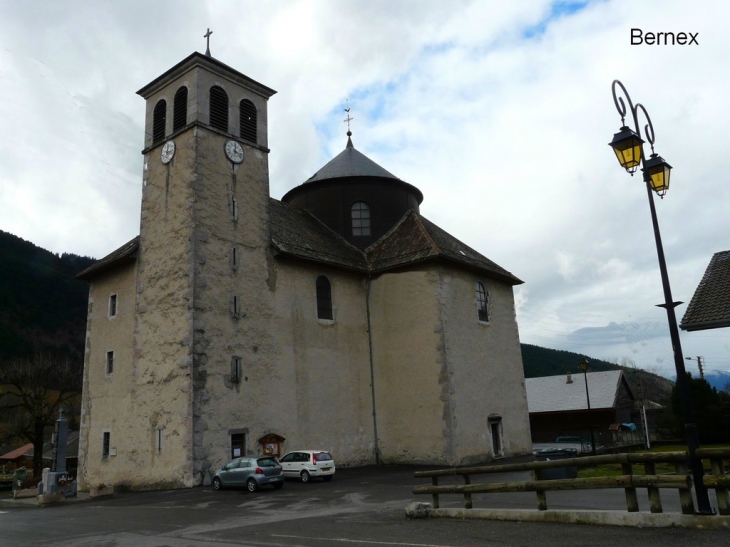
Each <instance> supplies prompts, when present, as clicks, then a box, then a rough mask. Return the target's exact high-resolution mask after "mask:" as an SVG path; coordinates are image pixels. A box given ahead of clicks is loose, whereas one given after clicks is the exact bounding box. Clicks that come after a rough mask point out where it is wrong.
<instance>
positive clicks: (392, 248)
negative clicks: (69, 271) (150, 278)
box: [76, 198, 522, 285]
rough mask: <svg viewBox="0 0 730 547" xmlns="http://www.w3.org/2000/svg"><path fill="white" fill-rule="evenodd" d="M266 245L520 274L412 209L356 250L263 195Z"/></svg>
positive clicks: (133, 253) (290, 251)
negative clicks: (268, 241) (266, 212)
mask: <svg viewBox="0 0 730 547" xmlns="http://www.w3.org/2000/svg"><path fill="white" fill-rule="evenodd" d="M269 213H270V214H269V223H270V227H271V245H272V246H273V248H274V249H275V251H276V253H277V254H278V255H279V256H289V257H293V258H298V259H300V260H307V261H311V262H316V263H319V264H326V265H329V266H334V267H338V268H343V269H347V270H352V271H356V272H360V273H373V274H380V273H385V272H387V271H391V270H397V269H402V268H406V267H409V266H413V265H415V264H419V263H423V262H429V261H439V260H440V261H444V262H448V263H451V264H454V265H458V266H461V267H466V268H470V269H473V270H477V271H479V272H482V273H484V274H487V275H488V276H490V277H493V278H496V279H499V280H500V281H503V282H505V283H509V284H510V285H519V284H521V283H522V281H521V280H520V279H518V278H517V277H515V276H514V275H512V274H511V273H510V272H508V271H507V270H505V269H504V268H502V267H501V266H499V265H497V264H496V263H494V262H492V261H491V260H489V259H488V258H486V257H485V256H483V255H481V254H480V253H478V252H477V251H475V250H474V249H472V248H471V247H469V246H468V245H465V244H464V243H462V242H461V241H459V240H458V239H456V238H455V237H453V236H452V235H450V234H448V233H447V232H446V231H444V230H442V229H441V228H439V227H438V226H436V225H435V224H434V223H433V222H431V221H429V220H428V219H426V218H424V217H423V216H421V215H420V214H418V213H416V212H415V211H413V210H408V212H407V213H406V214H405V215H404V216H403V218H402V219H401V220H400V222H398V224H396V226H395V227H393V229H391V230H390V231H389V232H388V233H387V234H385V235H384V236H383V237H382V238H380V240H379V241H377V242H376V243H374V244H373V245H371V246H370V247H369V248H368V249H366V250H365V251H362V250H360V249H358V248H357V247H355V246H354V245H352V244H351V243H349V242H348V241H346V240H345V239H344V238H342V237H341V236H340V235H338V234H337V233H335V232H334V231H332V230H331V229H330V228H328V227H327V226H325V225H324V224H323V223H322V222H321V221H319V220H318V219H317V218H315V217H314V216H313V215H312V214H310V213H309V212H307V211H304V210H303V209H299V208H298V207H296V206H293V205H290V204H288V203H284V202H282V201H279V200H276V199H273V198H270V199H269ZM138 249H139V236H138V237H136V238H134V239H132V240H131V241H129V242H128V243H126V244H124V245H122V246H121V247H119V248H118V249H117V250H115V251H114V252H112V253H110V254H108V255H107V256H105V257H104V258H102V259H101V260H99V261H97V262H95V263H94V264H92V265H91V266H89V267H88V268H86V269H85V270H84V271H82V272H81V273H79V274H78V275H76V278H78V279H84V280H87V281H89V280H91V279H92V278H93V277H95V276H97V275H99V274H101V273H103V272H105V271H106V270H108V269H110V268H113V267H115V266H117V265H122V264H124V263H126V262H128V261H131V260H135V259H136V257H137V251H138Z"/></svg>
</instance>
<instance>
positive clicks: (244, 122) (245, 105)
mask: <svg viewBox="0 0 730 547" xmlns="http://www.w3.org/2000/svg"><path fill="white" fill-rule="evenodd" d="M240 109H241V124H240V125H241V138H242V139H246V140H247V141H251V142H256V107H255V106H254V104H253V103H252V102H251V101H249V100H248V99H244V100H242V101H241V104H240Z"/></svg>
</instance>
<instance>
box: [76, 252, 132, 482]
mask: <svg viewBox="0 0 730 547" xmlns="http://www.w3.org/2000/svg"><path fill="white" fill-rule="evenodd" d="M135 272H136V264H135V263H130V264H128V265H127V266H125V267H123V268H120V269H116V270H114V271H112V272H110V273H107V274H105V275H100V276H98V277H97V278H96V279H94V282H93V283H92V284H91V286H90V287H89V307H88V317H87V324H86V328H87V333H86V352H85V356H84V360H85V363H84V378H83V396H82V403H81V436H80V439H81V442H80V445H79V483H80V488H82V489H86V488H88V487H90V486H97V485H98V484H100V483H104V484H113V483H115V482H116V481H117V480H118V479H119V478H120V477H124V476H125V473H126V470H125V469H124V467H125V465H124V459H121V460H120V459H118V457H117V456H109V457H102V444H103V432H104V431H109V432H110V434H111V448H116V449H117V453H119V451H124V450H125V448H126V447H127V443H126V439H127V438H128V436H129V434H130V430H129V428H130V425H131V423H132V422H133V420H132V419H131V418H132V416H133V408H132V404H131V399H130V386H131V384H132V381H133V380H132V377H133V375H132V369H133V355H132V345H133V344H132V335H133V330H134V312H135V301H136V295H135V293H136V291H135V283H136V280H135ZM112 294H115V295H116V296H117V313H116V315H115V316H113V317H110V316H109V297H110V296H111V295H112ZM92 332H93V337H92V336H91V333H92ZM108 351H113V352H114V361H113V371H112V373H111V374H107V363H106V356H107V352H108ZM92 417H93V419H92Z"/></svg>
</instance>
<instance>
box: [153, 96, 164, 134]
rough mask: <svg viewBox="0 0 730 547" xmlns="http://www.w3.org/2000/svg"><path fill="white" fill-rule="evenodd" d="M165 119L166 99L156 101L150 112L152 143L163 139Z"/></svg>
mask: <svg viewBox="0 0 730 547" xmlns="http://www.w3.org/2000/svg"><path fill="white" fill-rule="evenodd" d="M166 121H167V101H165V99H162V100H160V101H157V104H156V105H155V110H154V111H153V112H152V144H155V143H158V142H160V141H162V140H164V139H165V122H166Z"/></svg>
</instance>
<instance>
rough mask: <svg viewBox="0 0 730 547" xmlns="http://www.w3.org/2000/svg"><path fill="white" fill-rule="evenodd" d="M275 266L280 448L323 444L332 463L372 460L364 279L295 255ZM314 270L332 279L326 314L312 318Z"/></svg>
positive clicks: (372, 439)
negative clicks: (292, 259)
mask: <svg viewBox="0 0 730 547" xmlns="http://www.w3.org/2000/svg"><path fill="white" fill-rule="evenodd" d="M274 267H275V270H276V288H275V289H276V290H275V298H276V309H275V317H274V323H273V325H272V326H273V331H274V332H275V333H276V335H275V336H276V340H277V345H278V346H279V347H280V348H281V352H280V360H279V362H278V366H279V370H280V371H281V378H280V382H279V384H278V385H279V386H280V396H279V405H277V406H278V407H279V409H280V411H281V415H282V418H283V420H282V426H280V427H279V428H277V429H278V430H277V431H275V432H276V433H279V434H280V435H282V436H283V437H285V438H286V439H287V440H286V443H285V444H284V450H285V451H286V450H296V449H324V450H329V451H331V452H332V454H333V456H334V457H335V460H336V461H337V464H338V465H363V464H367V463H374V461H375V460H374V448H375V446H374V435H373V418H372V395H371V390H370V360H369V349H368V339H367V310H366V300H365V296H366V285H365V281H364V280H363V278H362V277H361V276H357V275H353V274H349V273H346V272H342V271H338V270H330V269H328V268H326V267H320V266H309V265H305V264H303V263H301V262H288V261H286V260H277V261H276V263H275V265H274ZM320 275H324V276H326V277H327V278H328V279H329V281H330V283H331V287H332V305H333V315H334V319H333V320H332V321H329V320H323V319H318V318H317V299H316V289H315V283H316V280H317V277H319V276H320Z"/></svg>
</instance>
